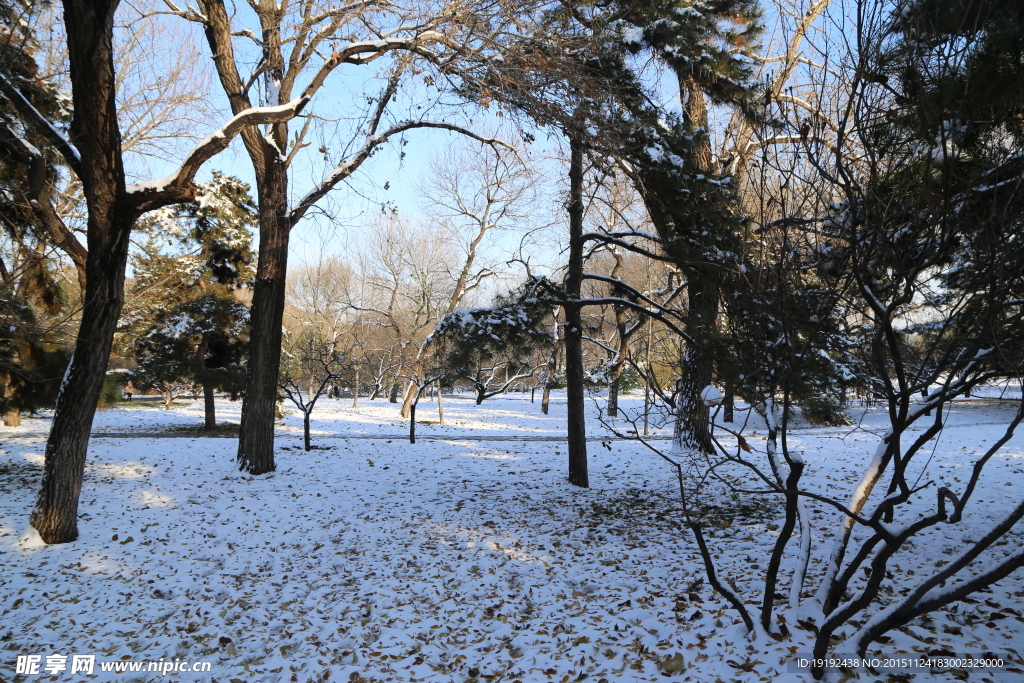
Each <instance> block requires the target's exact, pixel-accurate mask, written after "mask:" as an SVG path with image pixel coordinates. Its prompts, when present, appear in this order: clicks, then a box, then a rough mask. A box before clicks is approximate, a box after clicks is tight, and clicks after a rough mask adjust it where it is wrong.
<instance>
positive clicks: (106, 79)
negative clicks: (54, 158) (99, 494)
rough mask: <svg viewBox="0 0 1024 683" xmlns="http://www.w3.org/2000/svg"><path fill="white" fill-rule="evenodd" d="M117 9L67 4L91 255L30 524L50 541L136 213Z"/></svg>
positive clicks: (69, 521) (107, 343)
mask: <svg viewBox="0 0 1024 683" xmlns="http://www.w3.org/2000/svg"><path fill="white" fill-rule="evenodd" d="M117 4H118V3H117V2H112V1H109V0H108V1H103V0H91V1H90V2H86V1H85V0H65V2H64V22H65V25H66V35H67V44H68V58H69V61H70V74H71V87H72V95H73V99H74V102H75V113H74V117H73V119H72V122H71V136H72V142H73V143H74V144H75V145H76V146H77V147H78V151H79V153H80V158H81V173H80V175H81V181H82V185H83V188H84V191H85V197H86V203H87V206H88V213H89V217H88V223H87V225H88V228H87V230H88V249H89V251H88V256H87V257H86V264H85V270H86V286H85V293H84V304H83V307H82V322H81V324H80V325H79V328H78V336H77V338H76V340H75V350H74V352H73V353H72V356H71V361H70V363H69V364H68V368H67V370H66V371H65V373H64V379H63V381H62V382H61V387H60V392H59V394H58V395H57V405H56V408H55V410H54V414H53V424H52V426H51V428H50V437H49V439H47V442H46V455H45V463H44V466H43V480H42V483H41V485H40V489H39V497H38V498H37V500H36V505H35V508H34V509H33V510H32V515H31V518H30V520H29V521H30V523H31V524H32V526H33V527H35V529H36V530H37V531H38V532H39V535H40V536H41V537H42V539H43V541H44V542H46V543H69V542H71V541H74V540H75V539H77V538H78V500H79V494H80V492H81V489H82V476H83V474H84V472H85V458H86V451H87V449H88V446H89V432H90V430H91V429H92V421H93V417H94V416H95V414H96V404H97V403H98V402H99V399H100V394H101V392H102V391H103V381H104V379H105V378H106V370H107V361H108V359H109V358H110V349H111V346H112V345H113V340H114V331H115V329H116V328H117V319H118V316H119V315H120V313H121V307H122V305H123V304H124V272H125V266H126V265H127V261H128V245H129V241H128V238H129V235H130V233H131V228H132V224H133V223H134V222H135V218H136V216H137V212H136V210H135V209H134V207H130V206H129V205H128V202H127V195H126V192H125V183H124V167H123V165H122V160H121V155H120V149H121V133H120V130H119V129H118V124H117V108H116V104H115V78H114V62H113V55H114V51H113V44H112V43H113V41H112V31H111V29H110V26H111V24H112V22H113V17H114V13H115V11H116V9H117Z"/></svg>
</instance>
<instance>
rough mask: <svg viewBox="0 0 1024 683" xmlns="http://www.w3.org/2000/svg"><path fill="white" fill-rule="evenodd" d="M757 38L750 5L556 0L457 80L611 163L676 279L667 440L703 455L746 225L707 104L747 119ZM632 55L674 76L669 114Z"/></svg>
mask: <svg viewBox="0 0 1024 683" xmlns="http://www.w3.org/2000/svg"><path fill="white" fill-rule="evenodd" d="M760 30H761V27H760V23H759V12H758V8H757V4H756V2H754V1H753V0H724V1H723V2H716V3H691V2H688V1H686V0H644V1H642V2H628V1H626V0H606V1H598V2H567V3H562V4H560V5H558V6H557V7H555V8H554V9H550V10H548V9H547V8H545V9H541V10H538V12H537V15H536V23H535V26H534V29H533V30H532V31H531V32H528V33H527V34H526V35H525V37H522V36H521V35H520V36H517V37H516V38H514V39H513V40H511V41H510V42H509V43H508V44H507V45H505V46H504V50H503V52H502V55H501V56H502V58H501V59H500V60H490V61H488V62H486V63H482V64H480V65H479V66H478V67H477V68H476V69H475V70H465V71H463V72H462V73H461V75H462V76H463V78H464V80H463V82H462V93H463V95H464V96H466V97H471V98H473V99H480V98H482V97H485V98H487V99H491V98H497V99H500V100H501V101H503V102H505V103H507V104H508V105H509V106H511V107H512V108H513V109H514V110H516V111H518V112H522V113H524V114H525V115H526V116H528V117H530V118H532V119H533V120H534V121H536V122H538V123H539V124H541V125H556V126H558V127H559V128H561V129H562V130H564V131H565V132H566V134H567V135H569V137H570V139H573V140H575V141H577V142H578V143H579V144H582V145H583V146H584V147H585V148H586V149H587V150H588V151H589V153H590V154H591V155H592V156H595V157H597V158H599V159H600V158H602V157H603V158H611V159H613V160H615V162H616V163H617V166H618V170H620V171H621V172H624V173H626V174H627V175H628V177H629V178H630V180H631V181H632V182H633V184H634V185H635V187H636V188H637V190H638V191H639V192H640V194H641V197H642V198H643V200H644V203H645V206H646V208H647V211H648V214H649V216H650V218H651V220H652V222H653V224H654V226H655V228H656V230H657V232H658V235H659V237H660V238H661V248H662V249H663V250H664V252H665V253H666V254H667V255H668V256H669V258H671V260H672V262H673V263H674V264H675V265H676V266H677V267H678V268H679V269H680V270H681V271H682V272H683V273H684V274H685V276H686V278H687V282H688V308H687V329H686V332H687V337H688V339H687V343H686V346H685V348H686V351H685V356H684V358H683V359H682V374H681V378H680V382H679V387H678V391H677V394H676V395H677V405H676V412H677V429H676V437H677V440H678V441H679V443H680V444H681V445H684V446H689V447H695V448H701V449H704V450H710V448H711V440H710V433H709V431H708V413H707V407H706V406H704V403H703V401H702V400H701V399H700V394H701V392H702V390H703V389H704V387H706V386H707V385H708V384H709V383H710V382H711V379H712V374H713V367H714V361H715V356H716V349H717V348H719V347H720V344H719V340H718V337H719V336H720V335H719V332H718V318H719V301H720V298H721V294H722V291H721V290H722V287H723V285H725V284H726V283H728V282H730V281H732V280H734V279H735V277H734V276H735V274H736V273H737V272H739V270H740V266H741V264H742V261H743V258H744V255H743V253H742V248H741V244H742V243H741V240H740V239H739V235H740V234H741V231H742V228H743V225H744V223H745V221H746V217H745V215H744V214H743V212H742V211H741V210H740V208H739V201H738V198H737V193H736V188H735V187H734V186H733V184H732V183H731V182H730V181H729V178H728V177H726V176H724V175H723V174H722V173H721V172H720V171H719V169H716V168H715V164H714V163H713V160H712V158H711V152H710V145H709V142H708V140H709V138H708V135H709V131H708V118H707V106H708V105H707V101H708V100H709V99H710V101H711V102H713V103H728V104H731V105H734V106H739V107H741V108H742V109H744V110H745V111H747V112H748V113H751V114H753V108H752V106H751V102H752V100H753V90H754V86H755V83H754V78H753V71H752V69H751V62H750V60H749V58H748V57H747V53H748V52H749V51H750V50H752V49H754V43H755V41H756V39H757V36H758V34H759V33H760ZM640 55H648V56H651V57H653V58H654V59H655V60H656V61H658V62H660V63H661V64H662V65H664V66H665V67H666V68H667V69H668V70H669V72H670V73H671V74H672V75H673V76H674V77H675V80H676V83H677V87H678V92H679V109H678V110H675V109H674V108H672V107H666V106H663V105H660V104H659V102H660V101H661V98H660V97H659V96H658V93H657V92H656V90H657V84H656V83H652V82H650V81H649V80H648V79H647V78H646V76H645V75H644V74H643V73H642V70H641V69H640V68H638V66H637V65H638V63H639V62H638V59H637V56H640Z"/></svg>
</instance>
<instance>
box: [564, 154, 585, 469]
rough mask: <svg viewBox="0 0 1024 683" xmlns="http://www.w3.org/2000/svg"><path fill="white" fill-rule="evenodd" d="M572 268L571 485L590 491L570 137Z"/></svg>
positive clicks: (579, 218) (568, 328)
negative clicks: (588, 488)
mask: <svg viewBox="0 0 1024 683" xmlns="http://www.w3.org/2000/svg"><path fill="white" fill-rule="evenodd" d="M569 148H570V160H569V267H568V270H567V272H566V277H565V288H566V293H567V294H568V296H569V301H568V302H567V303H566V306H565V381H566V386H565V393H566V398H567V402H568V405H567V406H566V409H567V418H568V419H567V422H568V424H567V426H568V437H569V439H568V450H569V483H570V484H573V485H575V486H582V487H583V488H587V487H588V486H590V479H589V477H588V473H587V430H586V423H585V417H584V398H585V397H584V393H583V318H582V316H581V315H580V305H579V298H580V291H581V289H582V284H583V143H582V142H581V141H580V140H578V139H577V138H575V137H570V138H569Z"/></svg>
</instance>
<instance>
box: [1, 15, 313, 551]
mask: <svg viewBox="0 0 1024 683" xmlns="http://www.w3.org/2000/svg"><path fill="white" fill-rule="evenodd" d="M117 7H118V3H117V2H116V1H113V2H100V3H84V2H77V1H75V0H71V1H69V2H67V3H65V4H64V22H65V35H66V37H67V47H68V59H69V62H70V81H71V88H72V99H73V102H74V116H73V118H72V120H71V126H70V130H69V131H68V135H65V134H64V132H63V131H62V130H61V129H60V128H59V127H58V126H57V125H55V124H54V122H52V121H49V120H47V119H45V118H44V117H43V116H42V115H41V114H40V113H39V111H38V110H37V109H36V108H35V107H33V106H32V105H31V103H30V102H29V101H28V100H27V99H26V97H25V95H24V94H23V93H22V91H21V90H20V89H19V88H18V87H17V86H16V85H15V84H13V83H12V82H11V81H10V80H8V79H7V78H6V77H0V93H2V94H3V96H4V97H5V98H6V99H7V100H8V102H9V103H10V104H11V106H12V107H13V108H14V110H16V111H17V112H18V114H19V116H20V117H21V118H22V120H23V121H24V122H25V124H26V127H27V128H30V129H32V130H33V131H35V132H36V133H37V134H39V135H40V136H41V137H43V138H44V139H45V140H46V141H47V142H48V143H49V144H50V145H52V147H53V149H55V150H56V152H57V153H58V154H60V155H61V157H62V160H63V162H64V163H65V164H66V165H67V166H68V167H69V168H70V169H71V172H73V173H74V174H75V176H76V177H77V178H79V179H80V180H81V182H82V187H83V192H84V195H85V199H86V204H87V206H88V221H87V223H88V228H87V235H88V237H87V245H86V248H87V249H88V253H87V254H86V255H85V283H84V284H85V288H84V304H83V310H82V322H81V325H80V327H79V330H78V336H77V339H76V343H75V352H74V354H73V355H72V359H71V362H70V364H69V366H68V369H67V372H66V374H65V376H64V381H63V383H62V385H61V391H60V394H59V396H58V398H57V406H56V410H55V412H54V418H53V426H52V428H51V432H50V437H49V439H48V441H47V446H46V456H45V457H46V461H45V470H44V476H43V481H42V485H41V488H40V493H39V498H38V501H37V503H36V506H35V508H34V510H33V512H32V516H31V523H32V525H33V526H34V527H35V528H36V529H37V530H38V531H39V533H40V536H41V537H42V539H43V540H44V541H45V542H47V543H65V542H70V541H73V540H75V539H76V538H77V536H78V525H77V519H78V512H77V511H78V497H79V492H80V490H81V481H82V474H83V471H84V468H85V456H86V449H87V445H88V440H89V431H90V427H91V424H92V418H93V415H94V413H95V410H96V404H97V401H98V399H99V395H100V391H101V389H102V386H103V380H104V377H105V371H106V365H107V359H108V357H109V355H110V350H111V345H112V342H113V337H114V331H115V328H116V326H117V319H118V315H119V314H120V311H121V306H122V303H123V300H124V273H125V267H126V262H127V256H128V248H129V236H130V233H131V229H132V226H133V225H134V224H135V221H136V220H137V219H138V217H139V216H141V215H143V214H145V213H146V212H148V211H152V210H154V209H157V208H160V207H162V206H166V205H168V204H172V203H179V202H182V201H188V200H190V199H192V198H193V197H194V194H195V190H196V188H195V184H194V178H195V174H196V173H197V172H198V171H199V169H200V167H201V166H202V165H203V163H204V162H205V161H207V160H208V159H210V158H211V157H212V156H213V155H215V154H216V153H218V152H219V151H221V150H223V149H224V148H225V147H226V146H227V145H228V143H229V142H230V141H231V139H232V138H233V137H234V136H235V135H237V134H238V133H239V132H240V131H241V130H242V129H244V128H247V127H248V126H250V125H252V124H255V123H266V122H269V121H275V120H284V119H288V118H291V117H293V116H295V115H296V113H298V111H299V110H301V108H302V102H301V101H298V102H294V103H291V104H288V105H286V106H282V107H276V108H268V109H266V108H265V109H260V108H247V109H245V110H241V111H239V112H238V113H237V114H236V115H235V116H234V117H233V118H232V119H231V120H230V121H229V122H228V123H227V124H226V125H225V126H224V127H223V128H221V129H219V130H218V131H216V133H215V134H213V135H211V136H210V137H208V138H207V139H205V140H204V141H202V142H201V143H200V144H199V145H197V146H196V147H195V148H193V149H192V151H190V152H189V153H188V154H187V156H186V157H185V160H184V162H183V163H182V164H181V165H180V166H179V167H178V168H177V169H175V170H174V172H172V173H171V174H170V175H169V176H167V177H165V178H163V179H161V180H159V181H154V182H148V183H142V184H137V185H133V186H130V187H129V186H128V185H127V183H126V178H125V165H124V159H123V154H122V150H121V131H120V127H119V123H118V116H117V112H118V109H117V100H116V73H117V72H116V70H115V68H114V50H113V31H112V27H113V24H114V15H115V12H116V10H117ZM4 132H5V134H6V135H7V136H8V137H7V140H6V141H5V142H6V144H5V147H6V149H7V150H8V151H9V152H10V153H11V155H12V158H15V159H17V160H18V161H19V162H21V163H24V164H25V166H26V167H27V168H28V169H29V171H30V173H33V174H44V172H45V168H46V161H45V159H44V157H43V155H42V154H41V153H40V152H39V150H38V149H37V148H36V147H35V146H34V145H32V144H30V143H29V142H28V141H27V140H26V139H25V138H24V137H22V136H19V135H17V134H15V133H14V131H13V130H10V129H8V130H7V131H4ZM38 177H39V178H40V184H39V185H37V186H36V189H35V192H34V195H35V196H34V199H35V202H36V204H35V206H37V207H38V212H39V217H40V220H41V221H43V222H44V224H45V225H47V226H48V227H49V228H51V229H52V230H54V231H55V234H64V235H67V234H70V231H69V230H68V229H67V226H66V225H64V224H63V221H62V220H61V219H60V217H59V215H58V214H57V212H56V211H55V210H54V209H53V204H52V201H51V194H50V192H49V190H48V189H47V188H48V187H49V184H48V183H46V182H45V176H44V175H38ZM58 241H59V240H58Z"/></svg>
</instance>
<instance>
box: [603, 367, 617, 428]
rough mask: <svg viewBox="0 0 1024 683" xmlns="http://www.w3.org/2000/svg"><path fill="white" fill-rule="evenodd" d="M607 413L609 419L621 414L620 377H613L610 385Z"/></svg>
mask: <svg viewBox="0 0 1024 683" xmlns="http://www.w3.org/2000/svg"><path fill="white" fill-rule="evenodd" d="M605 414H606V415H607V416H608V419H609V420H614V419H615V418H617V417H618V416H619V378H618V377H615V378H614V379H612V381H611V384H609V385H608V405H607V406H606V407H605Z"/></svg>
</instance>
